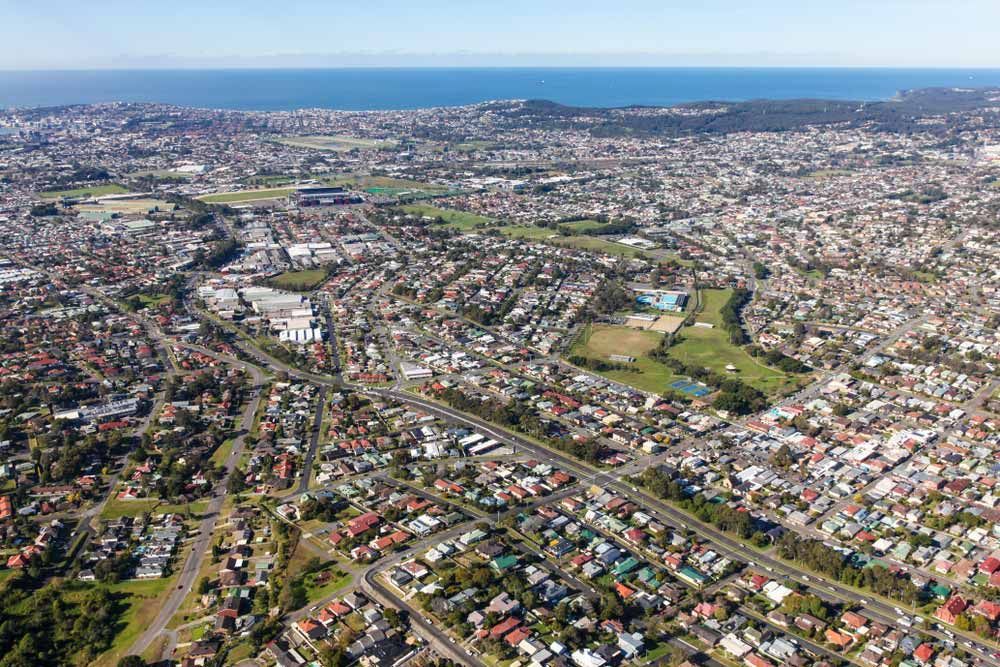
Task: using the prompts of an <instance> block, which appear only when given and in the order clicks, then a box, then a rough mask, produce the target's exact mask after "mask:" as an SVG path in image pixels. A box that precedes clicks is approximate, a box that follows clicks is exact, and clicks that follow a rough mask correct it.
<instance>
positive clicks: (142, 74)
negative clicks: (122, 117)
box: [0, 68, 1000, 111]
mask: <svg viewBox="0 0 1000 667" xmlns="http://www.w3.org/2000/svg"><path fill="white" fill-rule="evenodd" d="M977 86H1000V69H988V70H987V69H968V70H962V69H784V68H782V69H774V68H495V69H494V68H463V69H368V68H357V69H257V70H254V69H233V70H97V71H38V72H21V71H0V107H4V108H9V107H38V106H59V105H66V104H88V103H97V102H162V103H167V104H174V105H178V106H185V107H200V108H213V109H241V110H258V111H278V110H291V109H303V108H326V109H343V110H355V111H356V110H384V109H419V108H428V107H441V106H458V105H463V104H472V103H476V102H484V101H488V100H508V99H545V100H551V101H554V102H559V103H562V104H568V105H579V106H593V107H621V106H628V105H649V106H668V105H672V104H678V103H681V102H694V101H705V100H721V101H741V100H748V99H762V98H767V99H796V98H814V99H832V100H864V101H873V100H884V99H889V98H891V97H892V96H893V95H895V94H896V93H898V92H899V91H901V90H906V89H913V88H930V87H977Z"/></svg>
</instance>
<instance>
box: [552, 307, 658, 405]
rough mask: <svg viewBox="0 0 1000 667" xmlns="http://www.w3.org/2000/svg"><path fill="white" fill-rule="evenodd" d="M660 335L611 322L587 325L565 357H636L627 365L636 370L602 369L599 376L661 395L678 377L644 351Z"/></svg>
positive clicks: (654, 344)
mask: <svg viewBox="0 0 1000 667" xmlns="http://www.w3.org/2000/svg"><path fill="white" fill-rule="evenodd" d="M662 338H663V334H659V333H656V332H655V331H643V330H640V329H631V328H629V327H624V326H615V325H610V324H588V325H587V326H586V328H584V330H583V332H582V333H581V334H580V336H579V338H577V340H576V342H575V343H574V344H573V347H572V348H570V351H569V354H568V355H567V356H571V357H572V356H574V355H580V356H583V357H587V358H589V359H596V360H599V361H610V359H609V357H610V356H611V355H612V354H622V355H626V356H630V357H635V361H634V362H633V363H631V364H628V365H629V366H630V367H632V368H634V369H636V370H637V371H638V372H634V373H633V372H629V371H602V372H598V373H597V374H598V375H601V376H603V377H606V378H608V379H609V380H614V381H615V382H620V383H621V384H626V385H629V386H632V387H635V388H636V389H641V390H643V391H648V392H651V393H654V394H662V393H663V392H664V391H666V390H667V387H668V385H669V384H670V383H671V382H673V381H674V380H676V379H678V376H677V375H675V374H674V372H673V371H672V370H670V369H669V368H667V367H666V366H664V365H663V364H661V363H660V362H658V361H655V360H653V359H650V358H649V357H648V356H646V354H647V353H648V352H649V351H650V350H652V349H655V348H656V346H657V345H659V344H660V340H662Z"/></svg>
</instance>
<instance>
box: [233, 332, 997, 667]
mask: <svg viewBox="0 0 1000 667" xmlns="http://www.w3.org/2000/svg"><path fill="white" fill-rule="evenodd" d="M923 319H924V318H923V317H920V316H918V317H915V318H912V319H911V320H909V321H908V322H906V323H904V324H903V325H902V326H900V327H899V328H897V329H896V330H895V331H894V332H893V334H891V335H890V336H889V337H888V338H887V339H886V340H883V341H882V343H881V344H880V345H879V346H877V347H876V348H875V349H874V350H871V351H869V352H868V355H871V354H874V353H875V352H877V351H878V350H881V349H884V348H885V347H886V346H887V345H888V344H890V343H891V342H892V341H894V340H897V339H898V338H899V337H901V336H902V335H903V334H905V333H906V332H907V331H909V330H912V329H913V328H915V327H916V326H919V324H921V323H922V321H923ZM240 347H241V349H243V350H244V352H246V353H247V354H249V355H250V356H251V357H253V358H256V359H258V360H260V361H262V363H264V364H265V365H266V366H269V367H271V368H272V369H276V370H281V371H284V372H286V373H288V374H289V375H291V376H295V377H299V378H301V379H304V380H309V381H312V382H316V383H317V384H321V385H327V386H337V387H341V386H343V387H347V388H351V389H353V390H356V391H359V392H362V393H367V394H370V395H376V396H381V397H383V398H390V399H394V400H397V401H401V402H403V403H406V404H409V405H411V406H417V407H420V408H421V409H423V410H425V411H426V412H428V413H429V414H433V415H436V416H439V417H442V418H444V419H447V420H449V421H452V422H454V423H460V424H466V425H469V426H473V427H475V428H476V429H478V430H479V431H481V432H483V433H485V434H487V435H489V436H490V437H492V438H494V439H496V440H497V441H498V442H502V443H504V444H507V445H511V446H514V447H517V448H520V449H521V450H527V451H530V452H532V453H534V454H536V455H538V456H540V457H542V458H544V459H546V460H549V461H553V462H557V463H558V464H559V465H560V466H562V467H563V468H564V469H566V470H568V471H571V472H573V473H574V474H576V475H577V476H579V477H580V478H581V479H583V478H587V477H593V476H594V475H595V471H594V470H593V469H590V468H588V467H585V466H584V465H582V464H581V463H580V462H579V461H577V460H576V459H572V458H570V457H568V456H567V455H565V454H562V453H561V452H558V451H556V450H553V449H548V448H545V447H540V446H539V445H536V444H534V443H532V442H531V441H528V440H526V439H524V438H522V437H520V436H518V435H517V434H514V433H511V432H509V431H506V430H503V429H500V428H498V427H496V426H494V425H493V424H490V423H488V422H485V421H483V420H481V419H479V418H477V417H474V416H471V415H467V414H465V413H462V412H459V411H457V410H454V409H453V408H450V407H449V406H446V405H443V404H440V403H436V402H433V401H430V400H427V399H424V398H423V397H420V396H415V395H413V394H408V393H403V392H398V391H394V390H391V389H379V388H371V387H363V386H357V385H350V384H347V383H337V382H336V381H335V380H333V379H332V378H328V377H323V376H320V375H316V374H314V373H305V372H302V371H299V370H297V369H294V368H291V367H289V366H288V365H287V364H284V363H281V362H279V361H278V360H276V359H273V358H271V357H270V356H268V355H266V354H264V353H263V352H261V351H260V350H258V349H257V348H256V347H254V346H248V345H244V344H241V345H240ZM868 355H866V356H868ZM817 385H818V383H814V384H813V385H811V386H810V388H807V390H809V389H812V390H815V388H816V386H817ZM799 396H801V392H800V394H799ZM620 473H621V471H618V474H620ZM600 476H601V475H600V474H598V475H597V477H600ZM609 477H610V476H609ZM605 486H606V487H607V488H612V489H613V490H614V491H615V492H617V493H620V494H621V495H623V496H626V497H630V498H632V499H633V500H636V501H637V502H639V503H641V504H643V505H645V506H646V507H647V508H653V509H652V511H651V513H652V514H653V515H654V516H657V517H658V518H659V519H660V520H661V521H664V522H665V523H667V524H668V525H673V526H680V527H687V526H691V527H692V528H693V529H695V530H697V532H698V533H699V534H700V535H702V537H704V538H705V539H706V540H708V541H709V542H710V543H712V545H713V546H714V547H715V548H716V550H717V551H719V552H720V553H722V554H723V555H726V556H729V557H732V558H737V559H739V560H743V561H750V562H754V563H755V564H756V565H758V566H760V567H764V568H766V569H768V571H769V572H770V573H773V574H775V575H777V576H778V577H779V578H783V579H785V580H787V581H790V582H796V583H799V584H801V585H803V586H805V587H806V588H808V589H811V590H813V591H814V592H816V593H817V594H818V595H820V596H821V597H824V598H825V599H828V600H832V601H837V602H840V603H844V604H847V605H849V606H854V607H858V608H864V611H865V613H866V615H867V616H869V617H871V618H872V619H874V620H878V621H882V622H884V623H887V624H889V625H891V626H897V624H898V618H899V615H898V614H897V613H896V612H895V610H894V606H900V605H892V604H889V603H885V602H881V601H880V600H879V599H877V598H874V597H869V596H868V595H867V594H863V593H859V592H858V591H855V590H853V589H850V588H847V587H845V586H843V585H841V584H840V583H839V582H834V581H829V580H827V579H825V578H823V577H821V576H819V575H816V574H814V573H812V572H805V571H802V570H800V569H798V568H796V567H793V566H791V565H789V564H786V563H785V562H783V561H779V560H777V559H775V558H772V557H770V556H769V555H766V554H762V553H759V552H756V551H754V550H752V549H749V548H747V547H745V546H743V545H742V544H741V543H740V542H739V541H737V540H734V539H733V538H732V537H730V536H728V535H726V534H724V533H721V532H719V531H717V530H716V529H714V528H713V527H711V526H709V525H708V524H704V523H701V522H698V521H697V520H695V519H694V518H692V517H691V516H689V515H687V514H686V513H684V512H681V511H680V510H677V509H676V508H674V507H672V506H670V505H668V504H666V503H664V502H663V501H661V500H659V499H658V498H655V497H653V496H650V495H648V494H646V493H645V492H643V491H640V490H633V489H632V487H631V486H628V485H626V484H623V483H621V482H619V481H615V480H613V479H612V480H609V481H608V482H607V483H606V484H605ZM921 631H922V632H924V633H925V634H927V635H930V636H933V637H935V638H937V639H939V640H941V641H951V638H950V637H948V636H947V635H945V634H944V633H943V632H942V631H939V630H936V629H933V628H921ZM954 634H955V635H956V636H957V637H958V638H960V639H961V640H964V641H963V644H964V643H965V641H968V642H970V643H971V644H972V645H971V646H965V645H963V648H964V649H965V650H967V651H968V652H970V653H972V654H973V655H974V656H975V657H977V658H979V659H980V660H981V661H982V664H988V665H995V666H997V667H1000V661H998V660H997V659H995V658H993V657H992V654H993V652H994V651H995V650H996V649H994V648H991V647H990V646H989V645H986V644H983V643H981V641H980V640H979V639H978V638H976V637H975V636H974V635H970V634H960V633H958V632H954Z"/></svg>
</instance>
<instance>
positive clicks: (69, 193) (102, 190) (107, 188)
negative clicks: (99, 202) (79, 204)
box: [38, 183, 128, 199]
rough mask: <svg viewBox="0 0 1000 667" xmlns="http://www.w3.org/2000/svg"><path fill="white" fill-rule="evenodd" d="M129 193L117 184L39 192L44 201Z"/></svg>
mask: <svg viewBox="0 0 1000 667" xmlns="http://www.w3.org/2000/svg"><path fill="white" fill-rule="evenodd" d="M126 192H128V190H126V189H125V188H123V187H122V186H120V185H118V184H116V183H110V184H108V185H92V186H90V187H86V188H76V189H75V190H46V191H45V192H39V193H38V195H39V196H40V197H41V198H42V199H61V198H63V197H101V196H103V195H122V194H125V193H126Z"/></svg>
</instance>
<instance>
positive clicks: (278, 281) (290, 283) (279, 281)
mask: <svg viewBox="0 0 1000 667" xmlns="http://www.w3.org/2000/svg"><path fill="white" fill-rule="evenodd" d="M326 276H327V273H326V271H325V270H324V269H309V270H307V271H287V272H285V273H282V274H281V275H278V276H275V277H274V278H271V281H270V282H271V285H273V286H274V287H276V288H278V289H287V290H300V291H309V290H313V289H315V288H316V287H318V286H319V285H320V284H321V283H322V282H323V281H324V280H326Z"/></svg>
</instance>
